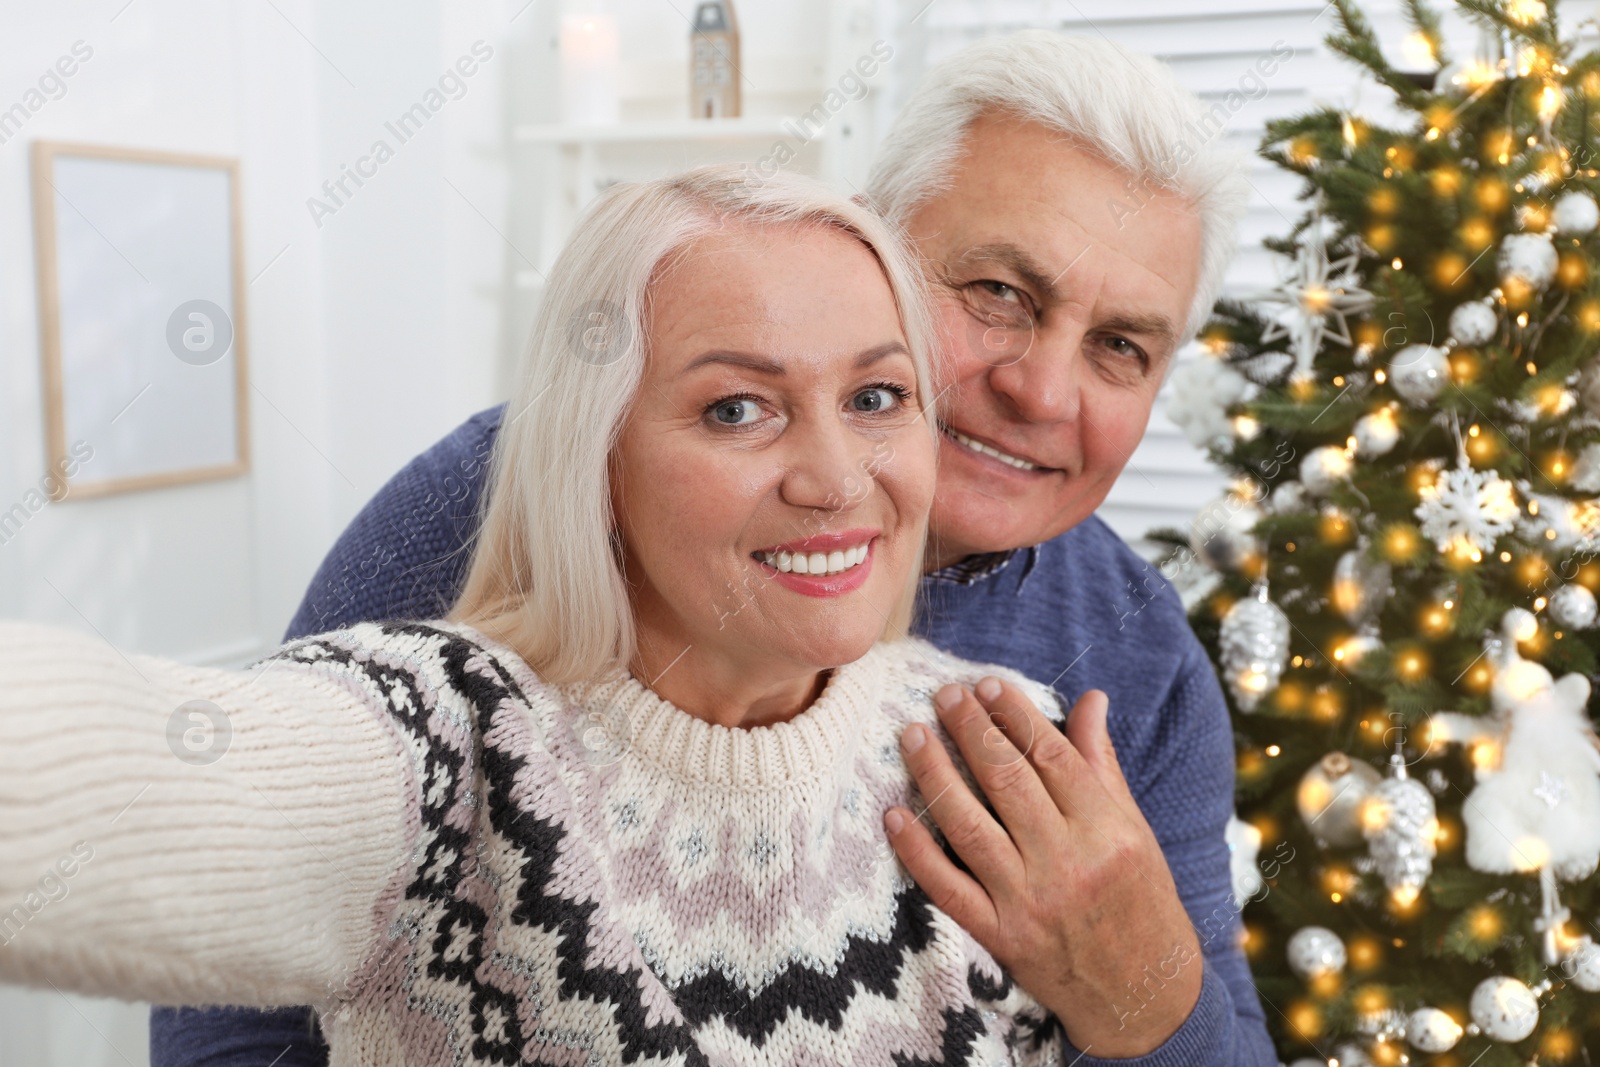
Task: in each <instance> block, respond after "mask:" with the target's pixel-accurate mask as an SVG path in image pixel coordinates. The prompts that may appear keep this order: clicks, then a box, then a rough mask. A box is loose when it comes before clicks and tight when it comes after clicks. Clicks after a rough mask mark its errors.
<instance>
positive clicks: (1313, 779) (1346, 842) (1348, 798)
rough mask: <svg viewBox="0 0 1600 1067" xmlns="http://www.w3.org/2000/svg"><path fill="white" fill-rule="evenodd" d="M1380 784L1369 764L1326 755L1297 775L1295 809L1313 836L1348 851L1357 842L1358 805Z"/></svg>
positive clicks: (1342, 755)
mask: <svg viewBox="0 0 1600 1067" xmlns="http://www.w3.org/2000/svg"><path fill="white" fill-rule="evenodd" d="M1382 781H1383V775H1381V774H1379V773H1378V771H1377V769H1376V768H1374V767H1373V766H1372V765H1371V764H1370V763H1366V762H1364V761H1362V760H1353V759H1351V758H1350V757H1349V756H1347V755H1345V754H1344V753H1343V752H1330V753H1328V754H1327V755H1326V756H1323V757H1322V758H1321V759H1320V760H1318V761H1317V762H1316V763H1314V764H1312V765H1311V768H1310V769H1309V770H1307V771H1306V773H1305V774H1304V775H1302V776H1301V778H1300V785H1299V786H1298V787H1297V788H1296V790H1295V796H1294V799H1295V806H1296V807H1297V808H1299V809H1300V818H1301V819H1302V820H1303V821H1304V822H1305V824H1306V829H1307V830H1309V831H1311V833H1312V834H1313V835H1314V836H1315V837H1317V838H1318V839H1319V840H1322V841H1326V842H1327V843H1328V844H1329V845H1332V846H1333V847H1335V848H1348V847H1349V846H1351V845H1355V844H1359V843H1360V842H1361V840H1362V838H1363V834H1362V832H1361V806H1362V805H1363V804H1365V803H1366V801H1367V797H1369V796H1371V795H1372V791H1373V790H1374V789H1376V788H1377V787H1378V783H1380V782H1382Z"/></svg>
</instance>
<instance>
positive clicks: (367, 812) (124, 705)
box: [0, 623, 415, 1006]
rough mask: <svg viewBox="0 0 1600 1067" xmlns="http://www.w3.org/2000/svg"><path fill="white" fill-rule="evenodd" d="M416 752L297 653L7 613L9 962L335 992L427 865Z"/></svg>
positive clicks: (0, 656)
mask: <svg viewBox="0 0 1600 1067" xmlns="http://www.w3.org/2000/svg"><path fill="white" fill-rule="evenodd" d="M407 766H408V764H407V762H406V757H405V756H404V754H403V752H402V750H401V749H400V748H399V746H398V744H397V742H396V740H395V739H394V738H393V736H392V734H391V732H390V731H389V729H388V727H387V723H386V718H385V716H384V715H383V714H382V712H381V710H374V709H372V708H369V707H368V706H367V705H366V704H365V703H364V702H363V701H362V699H361V698H360V697H358V696H357V695H356V694H355V692H354V691H353V690H351V689H348V688H345V687H341V686H340V685H338V684H337V683H336V682H333V681H329V680H327V679H324V678H318V677H314V676H313V675H312V674H311V673H310V672H308V671H307V670H306V669H305V668H304V667H303V666H301V665H298V664H293V663H283V662H279V661H272V662H270V663H268V664H267V665H265V666H263V667H258V668H256V669H254V670H248V671H229V670H216V669H209V668H197V667H185V666H181V665H179V664H176V663H172V662H169V661H166V660H161V659H157V658H154V657H149V656H139V655H123V654H122V653H120V652H118V651H117V650H115V649H114V648H112V647H110V646H109V645H107V644H105V643H104V642H102V641H97V640H94V639H89V638H85V637H81V636H78V635H76V634H72V633H69V632H66V631H62V630H57V629H51V628H46V627H41V626H31V625H20V624H15V623H0V981H10V982H22V983H26V984H32V985H39V986H54V987H56V988H58V989H62V990H66V989H74V990H78V991H81V992H85V993H90V994H97V995H104V996H114V997H121V998H124V999H137V1000H148V1001H154V1002H157V1003H182V1004H208V1003H233V1004H251V1005H258V1006H265V1005H273V1004H318V1005H322V1004H327V1003H330V1002H332V1001H334V1000H337V999H339V998H340V997H341V996H342V995H344V994H345V993H346V992H347V991H348V988H349V984H350V980H351V978H353V977H354V975H355V972H356V969H357V968H358V966H359V965H360V964H361V963H362V961H363V960H364V959H365V958H366V956H367V955H368V953H369V952H370V951H371V949H372V948H373V946H374V945H375V944H376V942H377V938H378V935H379V934H380V932H381V930H380V924H381V923H382V921H383V916H382V914H381V913H382V910H383V909H382V901H384V900H385V899H387V896H388V893H387V892H386V890H389V887H390V886H391V885H392V883H393V882H394V879H395V878H396V877H397V876H403V875H404V874H405V872H406V871H407V870H408V869H409V859H408V852H409V847H410V837H411V833H412V830H411V829H410V828H408V819H409V820H410V821H411V822H413V823H414V821H415V815H414V806H413V805H410V804H409V800H408V798H409V796H410V790H411V786H410V784H409V778H408V776H407V770H406V768H407ZM408 809H409V810H410V811H412V812H413V814H411V815H409V816H408Z"/></svg>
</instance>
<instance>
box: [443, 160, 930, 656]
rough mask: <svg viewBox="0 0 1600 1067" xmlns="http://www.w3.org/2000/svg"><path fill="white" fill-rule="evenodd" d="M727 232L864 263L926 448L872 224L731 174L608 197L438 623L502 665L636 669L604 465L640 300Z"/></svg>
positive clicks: (497, 462)
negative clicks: (808, 242)
mask: <svg viewBox="0 0 1600 1067" xmlns="http://www.w3.org/2000/svg"><path fill="white" fill-rule="evenodd" d="M740 223H742V224H746V225H756V226H778V227H781V226H804V225H815V226H829V227H833V228H835V229H837V230H839V231H841V232H843V233H845V234H848V235H849V236H851V237H853V238H855V239H856V240H858V241H860V242H861V243H862V244H863V245H865V246H866V247H867V248H868V250H870V251H871V252H872V253H873V255H874V256H875V257H876V258H877V261H878V263H879V265H880V266H881V267H882V269H883V273H884V277H885V278H886V280H887V281H888V284H889V289H890V291H891V293H892V294H893V296H894V300H895V304H896V307H897V309H898V311H899V315H900V322H901V327H902V329H903V330H904V331H905V336H906V342H907V346H908V347H909V348H910V350H911V355H912V360H913V362H914V363H915V366H916V378H917V393H918V397H919V399H920V400H921V401H922V402H923V404H924V406H925V408H928V409H929V410H927V413H926V417H925V418H924V419H923V422H924V424H925V425H926V427H927V431H928V433H929V434H930V435H933V434H935V433H936V432H937V431H936V430H935V428H934V423H935V415H934V412H933V411H932V410H931V405H930V398H931V397H932V395H933V392H932V389H931V388H930V377H929V373H930V370H929V360H930V358H931V353H932V337H933V332H932V326H931V320H930V317H929V310H928V304H927V297H926V293H925V291H924V289H923V282H922V275H921V272H920V270H919V269H918V268H917V265H916V262H915V260H914V258H913V254H912V253H911V252H910V251H909V250H908V249H907V247H906V245H905V244H904V243H902V241H901V239H900V237H899V235H898V234H897V233H896V232H895V231H893V230H892V229H891V228H890V227H889V226H888V225H887V224H886V223H885V222H884V221H883V220H882V219H880V218H879V217H878V216H877V215H875V214H874V213H873V212H872V211H871V210H869V209H868V208H866V207H864V206H862V205H860V204H858V203H855V202H853V201H851V200H849V199H846V198H844V197H842V196H840V195H838V194H836V193H834V192H833V191H831V190H830V189H829V188H828V187H827V186H825V185H823V184H821V183H820V182H818V181H815V180H813V179H809V178H802V177H798V176H793V175H785V174H781V173H780V174H778V175H777V176H773V177H767V176H758V175H756V174H755V173H754V172H752V171H751V170H750V168H748V167H747V166H745V165H742V164H735V165H722V166H712V167H701V168H697V169H695V170H691V171H688V172H686V173H683V174H680V175H677V176H675V177H671V178H664V179H660V180H657V181H650V182H638V183H628V184H623V185H616V186H613V187H612V188H610V189H609V190H607V191H606V192H605V193H604V194H603V195H602V196H601V197H600V198H599V200H597V201H596V203H595V204H594V206H593V207H592V208H591V209H590V210H589V211H588V212H587V213H586V215H585V216H584V218H583V219H582V220H581V221H580V222H579V223H578V226H577V228H576V229H575V230H574V232H573V234H572V237H571V239H570V240H569V241H568V242H567V245H566V247H565V248H564V249H563V250H562V252H561V254H560V256H559V257H557V259H556V262H555V266H554V267H553V268H552V270H551V274H550V280H549V285H548V287H547V288H546V291H545V298H544V303H543V305H542V307H541V308H540V311H539V314H538V317H537V319H536V321H535V323H534V326H533V332H532V336H531V338H530V339H529V343H528V349H527V352H526V355H525V356H524V358H523V361H522V365H521V367H520V369H519V374H518V380H517V383H516V386H515V390H514V395H513V397H512V399H511V401H510V403H509V404H508V405H507V407H506V410H505V415H504V417H503V419H502V422H501V425H500V431H499V439H498V441H497V442H496V444H495V449H494V456H493V459H492V461H491V466H490V474H489V485H490V492H489V497H488V505H487V511H486V513H485V515H484V521H483V525H482V529H481V531H480V533H479V539H478V542H477V544H476V546H475V548H474V551H473V555H472V562H471V566H470V568H469V570H468V573H467V580H466V585H465V587H464V589H463V590H462V593H461V597H460V599H459V600H458V601H457V603H456V605H455V607H454V609H453V610H452V611H451V613H450V617H451V618H452V619H454V620H456V621H459V622H464V623H467V624H468V625H471V626H474V627H476V628H477V629H479V630H481V631H483V632H484V633H486V634H488V635H489V636H491V637H493V638H495V639H496V640H499V641H502V642H503V643H505V644H506V645H508V646H510V647H511V648H513V649H515V650H516V651H517V652H518V653H519V654H520V655H522V656H523V658H525V659H526V660H527V661H528V663H529V665H530V666H531V667H533V669H534V670H535V671H537V672H538V673H539V675H540V677H542V678H544V679H545V680H546V681H550V682H556V683H566V682H574V681H585V680H598V679H601V678H604V677H608V676H610V675H613V674H615V673H616V672H618V671H621V670H625V669H626V668H627V666H628V664H629V663H630V662H631V660H632V658H633V654H634V648H635V645H634V642H635V631H634V625H633V616H632V612H631V609H630V605H629V600H628V593H627V586H626V583H625V582H624V579H623V573H622V563H621V556H620V551H619V549H620V542H619V541H618V537H619V535H618V533H617V532H616V530H617V526H616V519H615V516H614V515H612V509H611V489H610V479H609V461H610V456H611V452H612V449H613V448H614V446H615V445H616V442H617V438H618V436H619V434H620V432H621V429H622V425H623V420H624V418H625V417H626V414H627V411H628V409H629V406H630V405H631V403H632V400H633V397H634V395H635V393H636V392H637V390H638V388H639V383H640V381H641V380H642V378H643V375H644V366H645V358H646V333H645V331H646V313H647V310H648V307H647V305H648V291H649V286H650V282H651V280H652V279H653V278H655V277H656V276H657V273H658V271H660V270H664V269H670V268H671V266H672V265H673V264H674V263H675V262H676V261H678V260H679V258H680V257H681V255H682V254H683V253H684V252H685V251H686V250H687V248H688V246H689V245H690V244H691V243H693V242H694V241H695V240H696V239H698V238H700V237H703V236H706V235H708V234H711V233H714V232H716V231H717V230H719V229H722V228H724V227H726V226H728V225H730V224H740ZM707 299H713V300H714V299H716V296H715V294H708V297H707ZM817 310H818V314H827V309H826V308H819V309H817ZM914 563H915V566H914V567H913V574H912V575H911V577H910V579H909V580H908V582H907V588H906V590H905V592H904V594H903V595H902V597H901V598H900V602H899V603H898V604H897V606H896V609H895V611H894V612H893V613H892V614H891V616H890V620H889V623H888V626H887V628H886V629H885V633H884V636H885V637H889V638H894V637H900V636H903V635H904V634H905V633H906V632H907V630H908V629H909V627H910V623H911V616H912V609H913V604H914V602H915V597H916V591H917V587H918V582H919V580H920V578H921V569H922V568H921V545H920V543H919V545H918V551H917V557H916V559H915V560H914Z"/></svg>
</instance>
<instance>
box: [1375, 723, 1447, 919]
mask: <svg viewBox="0 0 1600 1067" xmlns="http://www.w3.org/2000/svg"><path fill="white" fill-rule="evenodd" d="M1399 760H1400V757H1399V756H1398V755H1395V756H1391V757H1390V762H1389V765H1390V767H1391V769H1393V770H1394V772H1395V775H1396V776H1395V777H1392V778H1385V779H1384V780H1383V781H1382V782H1380V783H1379V784H1378V787H1377V788H1376V789H1374V790H1373V791H1372V800H1371V802H1370V803H1369V804H1368V806H1367V807H1366V808H1365V809H1364V810H1363V811H1362V832H1363V833H1364V834H1366V836H1367V842H1368V845H1369V847H1370V851H1371V853H1372V859H1373V862H1374V864H1375V866H1376V867H1377V871H1378V873H1379V874H1380V875H1382V877H1383V884H1384V885H1386V886H1388V887H1389V889H1391V890H1398V891H1401V892H1405V893H1415V892H1418V891H1420V890H1421V889H1422V887H1423V885H1424V884H1425V883H1426V882H1427V881H1428V875H1429V874H1431V873H1433V857H1434V853H1435V851H1436V850H1435V846H1434V840H1433V830H1434V816H1435V808H1434V804H1433V794H1432V793H1429V792H1428V787H1427V786H1425V785H1423V784H1422V783H1421V782H1419V781H1417V780H1416V779H1415V778H1405V777H1400V775H1403V774H1404V773H1405V765H1404V762H1403V761H1400V762H1396V761H1399Z"/></svg>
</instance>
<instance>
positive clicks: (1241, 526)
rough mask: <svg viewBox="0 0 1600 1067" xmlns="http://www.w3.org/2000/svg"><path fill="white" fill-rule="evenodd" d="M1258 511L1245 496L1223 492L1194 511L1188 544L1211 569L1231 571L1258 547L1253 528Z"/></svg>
mask: <svg viewBox="0 0 1600 1067" xmlns="http://www.w3.org/2000/svg"><path fill="white" fill-rule="evenodd" d="M1259 521H1261V512H1260V511H1259V510H1258V509H1257V508H1256V506H1255V505H1254V504H1252V503H1250V502H1249V501H1247V500H1241V499H1240V498H1239V497H1237V496H1234V495H1233V494H1231V493H1224V494H1223V495H1222V496H1220V497H1218V498H1217V499H1215V500H1213V501H1212V502H1211V503H1209V504H1207V505H1206V506H1205V507H1203V508H1201V509H1200V511H1199V512H1198V513H1197V514H1196V515H1195V517H1194V522H1193V524H1192V525H1191V526H1190V527H1189V547H1190V549H1192V550H1193V551H1194V554H1195V556H1196V557H1198V558H1199V560H1200V561H1201V562H1202V563H1204V564H1205V565H1206V566H1208V567H1210V568H1212V569H1213V570H1219V571H1231V570H1236V569H1238V568H1239V567H1240V566H1242V565H1243V564H1244V563H1245V561H1246V560H1248V559H1249V558H1250V557H1251V556H1253V555H1255V554H1257V553H1258V552H1260V551H1261V544H1260V542H1259V541H1257V540H1256V537H1255V534H1254V533H1253V532H1252V531H1253V530H1254V529H1255V525H1256V523H1257V522H1259Z"/></svg>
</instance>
